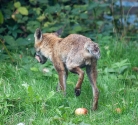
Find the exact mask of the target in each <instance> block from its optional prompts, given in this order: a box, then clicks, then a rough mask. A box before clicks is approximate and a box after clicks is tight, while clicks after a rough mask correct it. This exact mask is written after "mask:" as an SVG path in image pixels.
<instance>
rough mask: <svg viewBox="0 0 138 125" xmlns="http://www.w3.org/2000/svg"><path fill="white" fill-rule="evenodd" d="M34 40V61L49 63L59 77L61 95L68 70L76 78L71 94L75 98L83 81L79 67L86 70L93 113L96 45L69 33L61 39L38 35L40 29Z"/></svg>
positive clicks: (97, 51)
mask: <svg viewBox="0 0 138 125" xmlns="http://www.w3.org/2000/svg"><path fill="white" fill-rule="evenodd" d="M34 37H35V49H36V53H37V55H36V56H37V57H36V59H38V60H39V62H40V63H41V62H42V63H45V61H46V59H50V60H51V61H52V62H53V65H54V67H55V69H56V71H57V73H58V76H59V86H60V88H61V90H63V91H64V94H65V93H66V79H67V76H68V70H69V71H70V72H72V73H75V74H78V75H79V78H78V81H77V84H76V87H75V94H76V96H79V95H80V93H81V85H82V82H83V78H84V71H83V70H82V69H81V67H86V73H87V75H88V78H89V80H90V83H91V85H92V90H93V110H95V109H97V105H98V97H99V92H98V88H97V86H96V79H97V70H96V65H97V60H98V59H99V58H100V50H99V47H98V44H97V43H94V42H93V41H92V40H91V39H90V38H87V37H85V36H83V35H78V34H71V35H69V36H67V37H65V38H59V37H58V36H57V34H56V33H44V34H42V33H41V30H40V29H37V30H36V32H35V34H34ZM43 58H46V59H43ZM41 60H42V61H41Z"/></svg>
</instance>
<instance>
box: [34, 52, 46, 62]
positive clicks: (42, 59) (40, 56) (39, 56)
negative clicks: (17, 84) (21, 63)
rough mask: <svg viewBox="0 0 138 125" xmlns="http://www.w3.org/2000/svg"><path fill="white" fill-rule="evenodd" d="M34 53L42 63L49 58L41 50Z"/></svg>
mask: <svg viewBox="0 0 138 125" xmlns="http://www.w3.org/2000/svg"><path fill="white" fill-rule="evenodd" d="M34 55H35V58H36V59H37V61H38V62H39V63H41V64H44V63H45V62H46V61H47V58H46V57H45V56H43V55H42V54H41V53H40V52H36V53H35V54H34Z"/></svg>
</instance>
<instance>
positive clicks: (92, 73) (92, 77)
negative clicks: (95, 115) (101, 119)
mask: <svg viewBox="0 0 138 125" xmlns="http://www.w3.org/2000/svg"><path fill="white" fill-rule="evenodd" d="M96 65H97V60H96V59H95V60H92V65H88V66H86V72H87V75H88V78H89V81H90V83H91V85H92V90H93V110H96V109H97V106H98V98H99V92H98V88H97V86H96V79H97V69H96Z"/></svg>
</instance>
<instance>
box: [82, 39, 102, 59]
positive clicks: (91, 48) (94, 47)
mask: <svg viewBox="0 0 138 125" xmlns="http://www.w3.org/2000/svg"><path fill="white" fill-rule="evenodd" d="M84 49H85V50H86V51H87V52H88V53H90V54H91V55H92V57H95V58H96V59H99V58H100V49H99V47H98V44H97V43H94V42H90V41H88V42H87V43H85V45H84Z"/></svg>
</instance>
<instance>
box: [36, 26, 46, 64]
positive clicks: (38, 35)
mask: <svg viewBox="0 0 138 125" xmlns="http://www.w3.org/2000/svg"><path fill="white" fill-rule="evenodd" d="M34 37H35V45H34V46H35V50H36V52H35V58H36V59H37V60H38V62H40V63H42V64H44V63H45V62H46V61H47V58H46V57H45V55H44V50H43V47H42V42H43V34H42V32H41V30H40V29H39V28H38V29H36V31H35V34H34Z"/></svg>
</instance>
